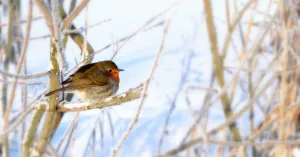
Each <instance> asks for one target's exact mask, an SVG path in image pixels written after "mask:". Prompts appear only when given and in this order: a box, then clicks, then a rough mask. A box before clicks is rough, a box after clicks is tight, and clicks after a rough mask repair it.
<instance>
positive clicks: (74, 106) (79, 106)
mask: <svg viewBox="0 0 300 157" xmlns="http://www.w3.org/2000/svg"><path fill="white" fill-rule="evenodd" d="M142 89H143V84H140V85H139V86H137V87H135V88H133V89H129V90H128V91H127V92H125V93H122V94H119V95H114V96H111V97H108V98H106V99H104V100H103V101H101V102H95V103H85V102H79V103H69V102H62V103H60V104H59V105H58V106H57V111H58V112H78V111H85V110H92V109H96V108H103V107H109V106H115V105H120V104H123V103H125V102H129V101H132V100H136V99H138V98H140V96H141V91H142Z"/></svg>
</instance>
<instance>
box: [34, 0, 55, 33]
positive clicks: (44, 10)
mask: <svg viewBox="0 0 300 157" xmlns="http://www.w3.org/2000/svg"><path fill="white" fill-rule="evenodd" d="M34 3H35V4H36V5H37V6H38V8H39V9H40V11H41V12H42V14H43V16H44V19H45V21H46V24H47V26H48V28H49V31H50V34H51V36H53V35H54V27H53V21H52V16H51V12H50V10H49V8H48V7H47V6H46V4H45V3H44V1H43V0H34Z"/></svg>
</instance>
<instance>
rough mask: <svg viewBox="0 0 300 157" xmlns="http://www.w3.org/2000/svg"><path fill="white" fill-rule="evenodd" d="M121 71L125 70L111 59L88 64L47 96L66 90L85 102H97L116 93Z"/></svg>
mask: <svg viewBox="0 0 300 157" xmlns="http://www.w3.org/2000/svg"><path fill="white" fill-rule="evenodd" d="M121 71H124V70H123V69H119V68H118V66H117V65H116V64H115V63H114V62H113V61H111V60H105V61H100V62H96V63H91V64H86V65H83V66H81V67H80V68H79V69H78V70H77V71H75V72H74V73H73V74H72V75H70V76H69V78H67V79H66V80H64V81H63V82H62V83H61V85H64V87H62V88H59V89H56V90H53V91H50V92H48V93H47V94H45V96H50V95H52V94H55V93H58V92H65V93H73V94H75V95H77V96H78V97H79V98H80V99H81V100H82V101H85V102H97V101H100V100H102V99H103V98H106V97H109V96H112V95H114V94H116V92H117V91H118V89H119V83H120V78H119V72H121Z"/></svg>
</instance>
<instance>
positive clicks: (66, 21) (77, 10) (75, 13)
mask: <svg viewBox="0 0 300 157" xmlns="http://www.w3.org/2000/svg"><path fill="white" fill-rule="evenodd" d="M88 2H89V0H82V1H81V3H80V4H79V5H78V6H77V7H76V8H75V9H74V10H73V11H72V12H71V14H70V15H69V16H68V17H66V18H65V19H64V23H63V25H62V27H61V30H64V29H65V28H67V27H68V26H69V24H70V23H71V22H72V21H73V20H74V19H75V18H76V17H77V16H78V14H79V13H80V12H81V11H82V10H83V8H84V7H85V6H86V5H87V3H88Z"/></svg>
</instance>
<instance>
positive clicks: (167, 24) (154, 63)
mask: <svg viewBox="0 0 300 157" xmlns="http://www.w3.org/2000/svg"><path fill="white" fill-rule="evenodd" d="M170 22H171V18H169V19H168V22H167V23H166V25H165V28H164V32H163V37H162V40H161V44H160V48H159V50H158V52H157V54H156V57H155V60H154V62H153V66H152V69H151V71H150V74H149V77H148V80H147V81H146V83H145V87H144V89H143V92H142V98H141V99H142V100H141V103H140V105H139V107H138V110H137V112H136V115H135V116H134V118H133V119H132V121H131V123H130V125H129V127H128V129H127V131H126V132H125V133H124V135H123V136H122V138H121V140H120V141H119V143H118V144H117V146H116V147H115V149H114V150H113V152H112V155H111V156H112V157H115V156H116V155H117V153H118V151H119V150H120V149H121V147H122V146H123V144H124V142H125V141H126V139H127V138H128V136H129V135H130V133H131V132H132V129H133V128H134V126H135V124H136V123H137V121H138V119H139V115H140V113H141V110H142V108H143V106H144V102H145V101H146V98H147V93H148V87H149V84H150V82H151V80H152V77H153V75H154V72H155V70H156V68H157V64H158V60H159V57H160V54H161V53H162V51H163V49H164V44H165V39H166V35H167V33H168V30H169V25H170Z"/></svg>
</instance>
